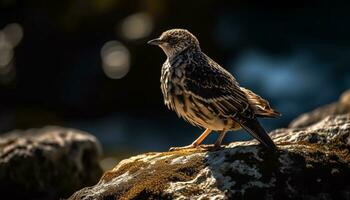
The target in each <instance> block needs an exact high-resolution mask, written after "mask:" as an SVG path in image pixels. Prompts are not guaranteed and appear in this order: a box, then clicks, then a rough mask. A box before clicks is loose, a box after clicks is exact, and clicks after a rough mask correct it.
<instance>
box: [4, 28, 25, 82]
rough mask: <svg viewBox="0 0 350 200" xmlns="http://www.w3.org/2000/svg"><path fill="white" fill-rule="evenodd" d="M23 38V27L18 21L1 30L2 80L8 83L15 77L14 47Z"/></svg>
mask: <svg viewBox="0 0 350 200" xmlns="http://www.w3.org/2000/svg"><path fill="white" fill-rule="evenodd" d="M22 38H23V29H22V27H21V25H20V24H18V23H11V24H8V25H6V26H5V27H4V29H2V30H0V82H1V83H2V84H7V83H10V82H11V81H13V79H14V78H15V74H16V73H15V69H14V62H13V60H14V54H15V53H14V48H15V47H16V46H17V45H18V44H19V43H20V42H21V40H22Z"/></svg>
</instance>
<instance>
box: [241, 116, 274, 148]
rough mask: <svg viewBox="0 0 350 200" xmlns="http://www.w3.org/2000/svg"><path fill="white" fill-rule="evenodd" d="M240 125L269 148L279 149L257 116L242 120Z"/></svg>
mask: <svg viewBox="0 0 350 200" xmlns="http://www.w3.org/2000/svg"><path fill="white" fill-rule="evenodd" d="M240 125H241V127H242V128H243V129H244V130H246V131H248V132H249V133H250V135H252V136H253V137H254V138H255V139H257V140H258V141H259V142H260V143H261V144H263V145H264V146H265V147H266V148H268V149H269V150H276V149H277V147H276V145H275V143H274V142H273V141H272V140H271V138H270V137H269V135H268V134H267V133H266V131H265V129H264V128H263V127H262V126H261V125H260V123H259V121H258V120H257V119H256V118H255V119H245V120H244V121H241V122H240Z"/></svg>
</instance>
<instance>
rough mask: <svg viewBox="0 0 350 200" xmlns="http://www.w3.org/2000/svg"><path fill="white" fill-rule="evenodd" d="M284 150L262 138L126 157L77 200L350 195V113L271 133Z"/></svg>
mask: <svg viewBox="0 0 350 200" xmlns="http://www.w3.org/2000/svg"><path fill="white" fill-rule="evenodd" d="M271 136H272V138H273V139H274V141H275V142H276V143H277V145H278V147H279V149H280V150H279V151H278V152H275V153H273V152H267V151H265V150H264V149H263V148H262V147H261V146H259V145H257V143H256V142H255V141H247V142H234V143H231V144H229V145H227V146H225V147H224V148H222V149H220V150H218V151H206V150H201V149H192V150H180V151H174V152H159V153H146V154H142V155H138V156H135V157H131V158H129V159H126V160H123V161H121V162H120V163H119V164H118V165H117V166H116V167H115V168H114V169H112V170H110V171H107V172H106V173H105V174H104V175H103V176H102V177H101V179H100V181H99V182H98V183H97V184H96V185H94V186H91V187H86V188H84V189H82V190H80V191H77V192H76V193H75V194H73V195H72V196H71V197H70V198H69V199H70V200H92V199H94V200H109V199H120V200H126V199H142V200H143V199H178V200H180V199H218V200H219V199H337V200H338V199H349V198H350V181H349V180H350V154H349V150H350V116H349V115H340V116H330V117H327V118H326V119H324V120H322V121H320V122H319V123H317V124H314V125H312V126H309V127H306V128H286V129H278V130H275V131H273V132H272V133H271Z"/></svg>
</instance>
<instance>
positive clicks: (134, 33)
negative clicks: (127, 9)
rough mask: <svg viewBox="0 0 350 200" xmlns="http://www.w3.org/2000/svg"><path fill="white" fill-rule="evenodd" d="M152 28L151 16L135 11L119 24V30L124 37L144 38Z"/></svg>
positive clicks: (130, 38) (131, 38)
mask: <svg viewBox="0 0 350 200" xmlns="http://www.w3.org/2000/svg"><path fill="white" fill-rule="evenodd" d="M152 30H153V20H152V17H151V16H150V15H149V14H147V13H142V12H140V13H135V14H132V15H129V16H128V17H126V18H125V19H124V20H123V22H122V25H121V32H122V35H123V37H124V38H126V39H129V40H137V39H141V38H145V37H147V36H149V35H150V34H151V32H152Z"/></svg>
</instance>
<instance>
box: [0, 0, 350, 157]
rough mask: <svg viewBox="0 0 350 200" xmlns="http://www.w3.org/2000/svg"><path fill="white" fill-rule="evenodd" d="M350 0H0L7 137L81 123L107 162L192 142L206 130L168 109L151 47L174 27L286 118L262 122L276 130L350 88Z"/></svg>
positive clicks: (157, 56)
mask: <svg viewBox="0 0 350 200" xmlns="http://www.w3.org/2000/svg"><path fill="white" fill-rule="evenodd" d="M345 2H346V1H326V0H318V1H316V0H315V1H307V2H305V1H295V0H293V1H291V0H287V1H282V2H280V3H276V2H271V3H268V2H266V1H264V2H263V3H262V2H261V1H257V0H255V1H250V0H248V1H208V0H202V1H187V0H177V1H164V0H144V1H141V0H128V1H126V0H125V1H122V0H84V1H82V0H62V1H57V2H55V1H51V2H50V3H47V1H39V0H32V1H19V0H1V1H0V97H1V98H0V132H7V131H9V130H12V129H27V128H33V127H42V126H45V125H61V126H66V127H73V128H78V129H81V130H85V131H87V132H90V133H92V134H94V135H95V136H96V137H97V138H98V139H99V140H100V141H101V143H102V145H103V148H104V151H105V155H106V156H107V157H109V156H112V157H109V158H107V159H106V160H105V162H116V161H117V160H118V159H121V158H124V157H126V156H129V155H130V154H136V153H139V152H146V151H164V150H167V149H168V148H169V147H170V146H182V145H187V144H189V143H190V142H192V141H193V140H194V139H195V138H196V137H197V136H198V135H199V134H200V133H201V131H202V130H200V129H198V128H195V127H192V126H191V125H190V124H188V123H186V122H184V121H183V120H181V119H178V118H177V116H176V114H175V113H174V112H171V111H168V110H167V108H166V107H165V106H164V105H163V99H162V94H161V91H160V83H159V79H160V69H161V66H162V63H163V62H164V60H165V55H164V53H163V52H162V51H161V49H160V48H156V47H153V46H148V45H146V42H147V41H148V40H150V39H152V38H155V37H157V36H159V35H160V34H161V33H162V31H165V30H167V29H170V28H186V29H188V30H190V31H191V32H192V33H194V34H195V35H196V36H197V37H198V39H199V41H200V43H201V47H202V49H203V51H204V52H206V53H207V54H208V55H209V56H210V57H211V58H213V59H214V60H216V61H217V62H218V63H219V64H221V65H222V66H224V67H225V68H226V69H228V70H229V71H230V72H232V73H233V74H234V75H235V76H236V78H237V80H238V81H239V82H240V83H241V86H243V87H247V88H250V89H251V90H253V91H255V92H256V93H258V94H260V95H261V96H263V97H264V98H266V99H268V100H269V101H270V104H271V105H272V106H273V107H274V108H276V109H277V110H279V111H280V112H281V113H282V114H283V116H282V117H281V118H278V119H273V120H262V123H263V124H264V126H265V127H266V128H267V129H268V130H273V129H275V128H278V127H286V126H287V125H288V123H289V122H290V121H291V120H292V119H293V118H295V117H296V116H298V115H299V114H301V113H303V112H306V111H309V110H312V109H313V108H316V107H318V106H320V105H324V104H327V103H330V102H332V101H336V100H337V99H338V97H339V95H340V94H341V93H342V92H343V91H344V90H346V89H347V88H349V87H350V66H349V63H350V26H349V22H350V13H349V8H350V7H349V6H350V4H348V3H345ZM215 137H216V134H212V136H211V137H209V139H208V140H206V142H213V141H214V140H215ZM247 138H249V137H248V135H247V134H246V133H243V134H235V133H231V134H228V136H227V138H226V140H225V141H226V142H229V141H232V140H240V139H247Z"/></svg>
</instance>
